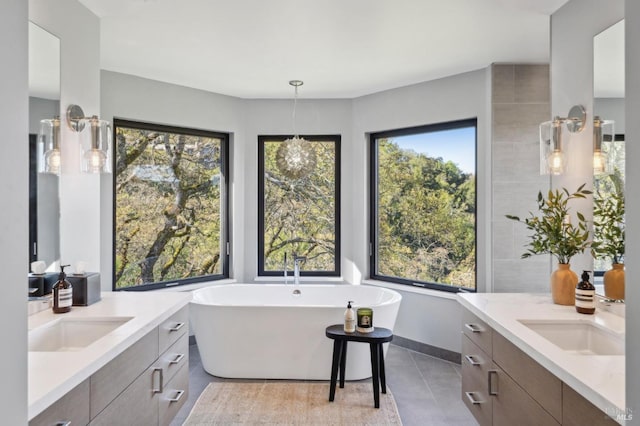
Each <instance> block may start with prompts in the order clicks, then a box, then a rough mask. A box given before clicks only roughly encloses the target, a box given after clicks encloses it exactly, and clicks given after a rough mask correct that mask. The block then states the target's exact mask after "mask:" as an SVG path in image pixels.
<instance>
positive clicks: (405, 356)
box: [171, 345, 477, 426]
mask: <svg viewBox="0 0 640 426" xmlns="http://www.w3.org/2000/svg"><path fill="white" fill-rule="evenodd" d="M385 367H386V376H387V385H388V386H389V388H390V389H391V391H392V392H393V395H394V397H395V399H396V404H397V405H398V411H399V412H400V417H401V418H402V423H403V424H404V425H405V426H412V425H420V426H425V425H429V426H467V425H469V426H471V425H477V423H476V421H475V420H474V419H473V416H472V415H471V413H470V412H469V410H467V407H466V406H465V405H464V403H463V402H462V400H461V399H460V380H461V376H460V366H459V365H458V364H453V363H451V362H448V361H443V360H441V359H438V358H434V357H431V356H428V355H424V354H421V353H418V352H414V351H411V350H409V349H405V348H402V347H400V346H396V345H390V346H389V351H388V352H387V356H386V358H385ZM223 380H225V379H220V378H218V377H214V376H211V375H209V374H208V373H207V372H205V371H204V369H203V368H202V362H201V361H200V354H199V353H198V347H197V346H196V345H191V346H190V347H189V399H188V400H187V402H186V403H185V405H184V406H183V407H182V409H181V410H180V411H179V412H178V414H177V415H176V418H175V419H174V421H173V422H172V423H171V425H172V426H180V425H182V423H183V422H184V421H185V420H186V418H187V416H188V415H189V412H190V411H191V408H192V407H193V405H194V404H195V402H196V400H197V399H198V396H200V393H202V391H203V390H204V388H205V387H206V386H207V385H208V384H209V383H210V382H215V381H223ZM372 399H373V397H372Z"/></svg>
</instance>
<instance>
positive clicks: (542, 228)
mask: <svg viewBox="0 0 640 426" xmlns="http://www.w3.org/2000/svg"><path fill="white" fill-rule="evenodd" d="M584 187H585V184H582V185H581V186H580V187H579V188H578V189H577V190H576V191H575V192H573V193H569V191H568V190H566V189H565V188H563V189H562V190H558V189H556V190H555V191H553V190H549V192H548V195H547V198H546V199H545V198H544V197H543V195H542V192H538V200H537V201H538V214H537V215H535V214H533V213H530V217H528V218H525V219H523V220H521V219H520V218H519V217H518V216H513V215H506V217H507V218H508V219H511V220H515V221H518V222H521V223H524V224H525V226H526V227H527V229H529V230H530V231H532V234H531V235H530V236H529V238H530V240H529V242H528V244H527V247H528V248H527V251H526V252H525V253H523V254H522V258H523V259H524V258H527V257H531V256H533V255H536V254H550V255H552V256H554V257H555V258H556V260H557V261H558V269H557V270H556V271H554V272H553V274H552V275H551V295H552V298H553V302H554V303H557V304H559V305H573V304H574V303H575V288H576V285H577V284H578V275H577V274H576V273H575V272H573V271H572V270H571V269H570V264H569V262H570V260H571V258H572V257H573V256H575V255H576V254H579V253H582V252H584V251H585V250H586V249H587V248H588V247H589V228H588V226H587V221H586V219H585V217H584V215H583V214H582V213H580V212H576V217H577V220H578V223H577V224H574V223H572V222H571V219H570V218H571V215H570V211H569V210H570V209H569V202H570V201H571V200H574V199H578V198H586V196H587V195H589V194H591V193H592V192H591V191H589V190H586V189H584Z"/></svg>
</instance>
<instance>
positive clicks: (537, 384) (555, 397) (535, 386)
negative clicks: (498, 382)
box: [493, 333, 562, 422]
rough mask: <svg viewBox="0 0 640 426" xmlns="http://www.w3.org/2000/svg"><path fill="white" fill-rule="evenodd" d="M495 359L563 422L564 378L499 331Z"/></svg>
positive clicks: (496, 339)
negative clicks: (557, 375) (556, 374)
mask: <svg viewBox="0 0 640 426" xmlns="http://www.w3.org/2000/svg"><path fill="white" fill-rule="evenodd" d="M493 360H494V361H495V363H496V364H498V365H499V366H500V368H501V369H502V370H503V371H504V372H505V373H507V374H508V375H509V376H511V378H513V380H515V381H516V382H517V383H518V384H519V385H520V386H521V387H522V388H523V389H524V390H525V391H526V392H527V393H528V394H529V395H531V396H532V397H533V399H535V400H536V401H538V403H539V404H540V405H541V406H542V408H544V409H545V410H546V411H548V412H549V413H550V414H551V415H552V416H553V417H554V418H555V419H556V420H557V421H558V422H561V421H562V381H561V380H560V379H558V378H557V377H556V376H554V375H553V374H552V373H550V372H549V371H548V370H547V369H546V368H544V367H543V366H542V365H540V364H538V363H537V362H536V361H535V360H534V359H533V358H531V357H530V356H529V355H527V354H525V353H524V352H523V351H521V350H520V349H518V348H517V347H516V346H515V345H514V344H513V343H511V342H509V341H508V340H507V339H506V338H505V337H504V336H502V335H501V334H499V333H494V334H493Z"/></svg>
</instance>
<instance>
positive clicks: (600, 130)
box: [593, 116, 615, 175]
mask: <svg viewBox="0 0 640 426" xmlns="http://www.w3.org/2000/svg"><path fill="white" fill-rule="evenodd" d="M605 126H610V128H611V131H610V132H609V133H607V134H609V135H610V138H609V140H610V141H613V140H614V139H615V132H614V121H613V120H602V119H600V117H598V116H596V117H593V174H594V175H608V174H611V163H610V161H609V158H608V156H607V153H606V152H604V151H603V150H602V143H603V142H604V139H605V138H604V134H605V133H606V132H604V128H605Z"/></svg>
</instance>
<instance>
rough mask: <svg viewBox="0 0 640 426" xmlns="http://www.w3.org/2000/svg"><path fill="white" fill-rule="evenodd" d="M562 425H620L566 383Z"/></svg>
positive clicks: (563, 396)
mask: <svg viewBox="0 0 640 426" xmlns="http://www.w3.org/2000/svg"><path fill="white" fill-rule="evenodd" d="M562 424H563V425H567V426H587V425H588V426H601V425H602V426H607V425H616V424H618V423H617V422H616V421H615V420H613V419H612V418H611V417H609V416H608V415H607V414H606V413H605V412H604V411H602V410H600V409H599V408H598V407H596V406H595V405H593V404H592V403H590V402H589V401H587V400H586V399H585V398H584V397H583V396H582V395H580V394H578V393H577V392H576V391H574V390H573V389H572V388H571V387H570V386H568V385H567V384H566V383H563V384H562Z"/></svg>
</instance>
